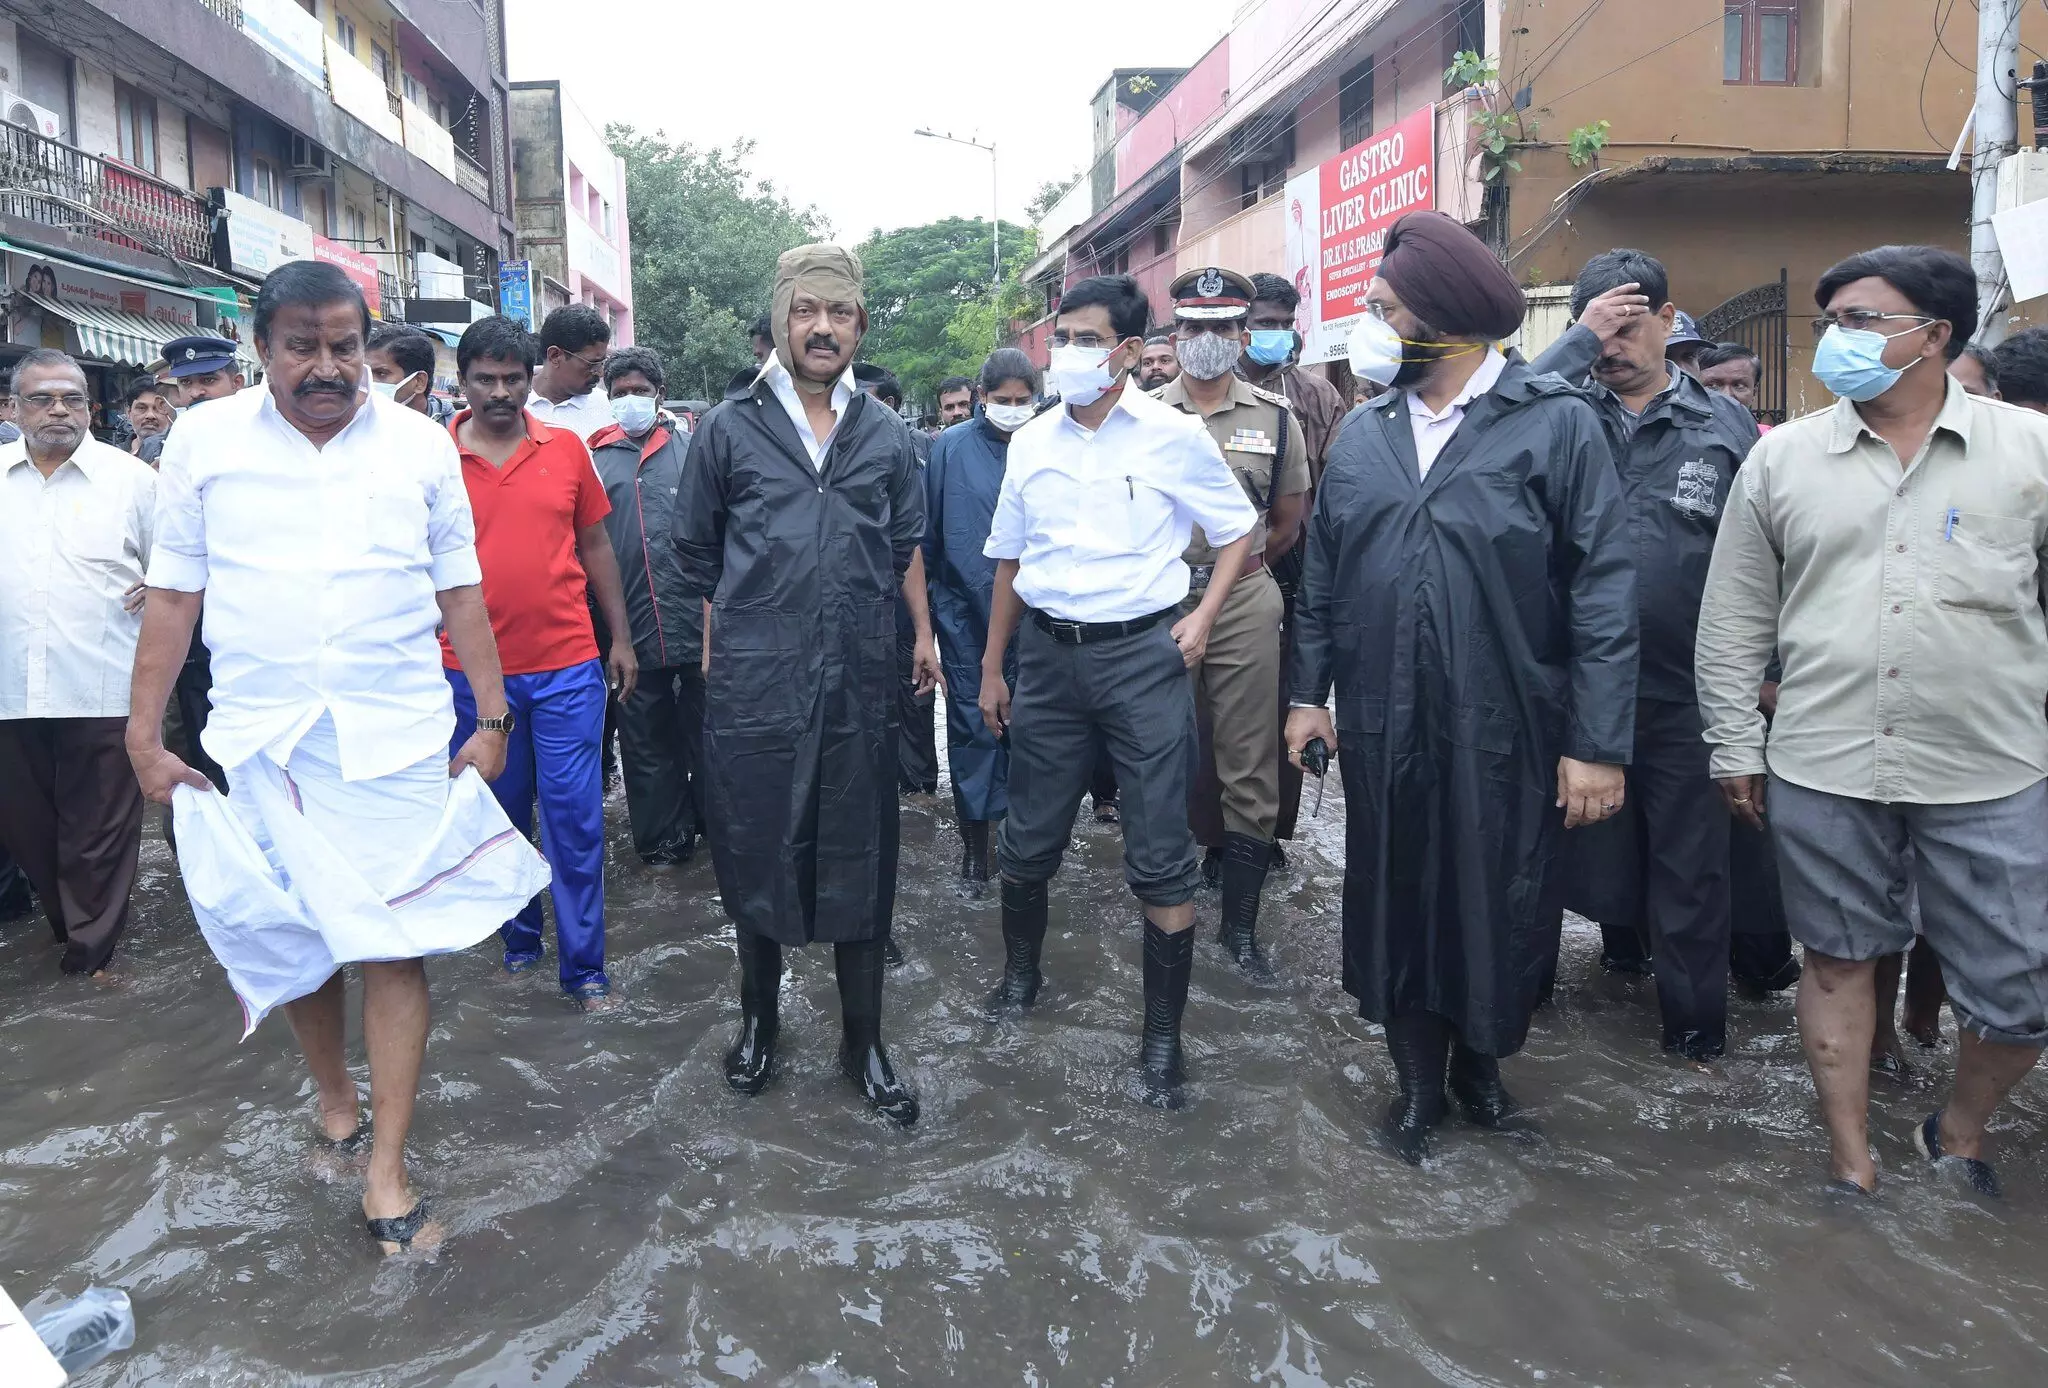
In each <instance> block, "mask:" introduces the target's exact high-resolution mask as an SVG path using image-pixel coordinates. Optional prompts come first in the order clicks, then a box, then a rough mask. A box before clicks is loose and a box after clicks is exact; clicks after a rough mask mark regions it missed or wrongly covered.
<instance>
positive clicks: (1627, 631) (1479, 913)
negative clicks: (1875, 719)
mask: <svg viewBox="0 0 2048 1388" xmlns="http://www.w3.org/2000/svg"><path fill="white" fill-rule="evenodd" d="M1633 557H1634V556H1633V554H1632V552H1631V546H1630V541H1629V534H1628V525H1627V519H1626V517H1625V515H1624V513H1623V509H1622V498H1621V491H1620V487H1619V486H1618V484H1617V483H1616V481H1615V477H1614V465H1613V462H1612V460H1611V459H1610V458H1609V456H1608V452H1607V444H1606V441H1605V438H1604V437H1603V435H1602V432H1601V428H1600V421H1599V420H1598V419H1597V418H1596V417H1595V415H1594V413H1593V410H1592V408H1591V406H1589V405H1588V404H1587V403H1586V401H1585V400H1584V399H1583V398H1582V397H1581V396H1580V395H1579V394H1578V393H1577V392H1576V391H1574V390H1572V389H1571V388H1570V387H1569V386H1567V385H1565V384H1564V383H1563V382H1562V381H1560V380H1558V379H1557V378H1556V377H1554V376H1548V375H1538V374H1537V373H1535V372H1533V371H1531V370H1530V369H1529V367H1528V366H1527V365H1526V364H1525V363H1524V362H1523V361H1522V360H1521V358H1520V357H1519V356H1513V355H1511V356H1510V357H1509V360H1508V365H1507V369H1506V370H1505V371H1504V372H1503V373H1502V375H1501V377H1500V380H1499V381H1498V383H1497V384H1496V385H1495V386H1494V388H1493V389H1492V390H1491V391H1489V392H1488V393H1487V394H1485V395H1482V396H1480V397H1479V398H1478V399H1477V400H1475V401H1473V402H1472V404H1471V405H1470V406H1469V407H1468V408H1467V410H1466V413H1465V417H1464V420H1463V422H1462V423H1461V424H1460V426H1459V428H1458V431H1457V433H1456V435H1455V436H1454V437H1453V438H1452V439H1451V441H1450V443H1449V445H1448V446H1446V447H1445V449H1444V451H1443V453H1442V454H1441V455H1440V456H1439V457H1438V458H1437V460H1436V463H1435V464H1434V466H1432V467H1431V469H1430V471H1429V475H1428V477H1427V478H1423V477H1421V475H1420V469H1419V467H1418V465H1417V457H1416V451H1415V441H1414V434H1413V430H1412V426H1411V424H1410V422H1409V417H1408V404H1407V400H1406V398H1405V396H1402V395H1398V394H1397V395H1390V396H1385V397H1382V398H1381V399H1380V400H1378V401H1376V402H1374V403H1373V404H1371V405H1365V406H1361V407H1359V408H1358V409H1355V410H1353V411H1352V412H1351V415H1350V417H1349V418H1347V419H1346V420H1345V421H1344V424H1343V425H1342V427H1341V430H1340V432H1339V434H1338V436H1337V440H1336V442H1335V443H1334V444H1333V445H1332V446H1331V449H1330V454H1329V460H1328V464H1327V466H1326V467H1325V469H1324V471H1323V482H1322V487H1321V488H1320V490H1319V491H1318V492H1317V495H1316V508H1315V513H1314V515H1313V517H1312V518H1311V520H1310V522H1309V531H1308V553H1307V561H1306V565H1305V570H1304V573H1303V577H1302V587H1301V593H1300V596H1299V598H1298V599H1297V601H1296V604H1295V631H1294V649H1293V656H1292V665H1291V673H1290V677H1289V697H1290V699H1291V701H1292V702H1294V703H1302V704H1312V705H1318V706H1319V705H1321V704H1322V703H1323V702H1324V700H1325V699H1326V698H1327V697H1328V696H1329V693H1330V689H1331V686H1332V684H1333V683H1334V685H1335V687H1336V694H1337V703H1336V723H1337V735H1338V741H1339V743H1340V756H1339V765H1340V767H1341V769H1342V773H1343V777H1344V798H1345V813H1346V815H1347V817H1348V825H1347V831H1346V838H1345V859H1346V861H1345V875H1344V988H1345V991H1347V992H1349V993H1350V994H1351V995H1352V996H1354V997H1355V998H1357V999H1358V1007H1359V1012H1360V1013H1361V1014H1362V1015H1363V1016H1366V1017H1368V1018H1371V1019H1372V1020H1374V1021H1378V1022H1385V1021H1387V1020H1389V1019H1390V1018H1393V1017H1399V1016H1403V1015H1406V1014H1408V1013H1412V1012H1418V1011H1427V1012H1434V1013H1436V1014H1438V1015H1439V1016H1442V1017H1445V1018H1448V1019H1449V1020H1450V1021H1451V1022H1452V1023H1453V1024H1455V1025H1456V1026H1457V1028H1458V1030H1459V1032H1460V1034H1461V1035H1462V1037H1463V1039H1464V1041H1465V1043H1466V1044H1467V1045H1469V1046H1471V1047H1473V1048H1474V1049H1476V1050H1479V1051H1481V1052H1484V1053H1486V1054H1489V1055H1508V1054H1512V1053H1513V1052H1514V1051H1516V1050H1518V1049H1519V1048H1520V1047H1521V1044H1522V1041H1523V1038H1524V1036H1525V1035H1526V1034H1527V1032H1528V1026H1529V1014H1530V1012H1531V1011H1532V1010H1533V1008H1534V1006H1535V1004H1536V1002H1537V1000H1538V995H1539V993H1540V991H1541V989H1542V986H1543V980H1544V977H1545V975H1546V973H1547V972H1548V970H1549V969H1550V967H1551V960H1552V959H1553V957H1554V956H1555V953H1556V949H1557V931H1558V924H1559V915H1558V909H1557V901H1556V895H1557V892H1558V890H1559V887H1558V883H1557V882H1556V881H1555V878H1556V877H1557V874H1556V873H1554V872H1553V870H1552V868H1553V862H1554V859H1555V858H1556V854H1557V848H1558V840H1559V835H1560V834H1561V833H1562V832H1563V826H1564V812H1563V811H1562V810H1560V809H1558V808H1557V807H1556V798H1557V762H1558V758H1559V757H1560V756H1570V757H1575V758H1577V759H1578V760H1580V761H1588V762H1618V763H1626V762H1627V761H1628V760H1629V756H1630V752H1631V746H1632V739H1633V733H1634V723H1635V702H1636V661H1637V636H1636V594H1635V569H1634V564H1633Z"/></svg>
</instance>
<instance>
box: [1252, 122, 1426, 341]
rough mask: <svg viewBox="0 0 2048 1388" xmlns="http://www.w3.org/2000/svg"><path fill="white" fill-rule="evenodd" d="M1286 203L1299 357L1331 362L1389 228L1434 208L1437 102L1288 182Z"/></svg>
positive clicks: (1361, 303)
mask: <svg viewBox="0 0 2048 1388" xmlns="http://www.w3.org/2000/svg"><path fill="white" fill-rule="evenodd" d="M1285 202H1286V214H1287V273H1288V277H1289V278H1290V279H1292V280H1293V281H1294V287H1295V289H1296V290H1298V291H1299V292H1300V294H1301V307H1300V309H1299V310H1297V312H1296V316H1295V322H1296V326H1298V327H1299V328H1300V329H1301V335H1302V339H1303V345H1302V352H1301V359H1302V360H1303V361H1304V362H1311V363H1313V362H1326V361H1336V360H1338V359H1340V358H1341V357H1343V355H1344V349H1345V344H1346V342H1347V341H1348V339H1349V338H1350V335H1351V329H1352V327H1353V326H1354V325H1355V324H1356V323H1357V322H1358V317H1359V315H1360V314H1362V313H1364V312H1365V290H1366V286H1367V285H1369V284H1371V283H1372V277H1373V275H1374V274H1375V273H1376V272H1377V271H1378V269H1379V264H1380V256H1381V255H1382V254H1383V253H1384V252H1385V250H1386V244H1387V231H1388V230H1389V228H1391V227H1392V226H1393V225H1394V223H1395V222H1397V221H1399V220H1400V219H1401V218H1402V217H1403V216H1405V215H1407V214H1408V213H1410V212H1416V211H1421V210H1424V209H1427V208H1431V207H1434V206H1436V107H1435V106H1434V105H1429V106H1424V107H1423V108H1422V109H1420V110H1418V111H1415V112H1414V113H1412V114H1410V115H1408V116H1405V117H1403V118H1402V119H1401V120H1400V121H1398V122H1396V123H1395V124H1394V125H1393V126H1391V127H1389V128H1388V129H1387V130H1385V131H1383V132H1382V133H1380V134H1378V135H1376V136H1374V137H1373V138H1372V139H1370V140H1367V141H1366V142H1365V143H1364V144H1361V145H1358V146H1355V147H1354V148H1351V149H1348V150H1346V151H1344V153H1342V154H1340V155H1338V156H1337V157H1336V158H1335V159H1328V160H1325V161H1324V162H1323V163H1322V164H1321V165H1320V166H1318V167H1316V168H1314V169H1309V170H1306V171H1304V172H1302V173H1298V174H1296V175H1295V176H1294V177H1293V178H1290V179H1288V180H1287V192H1286V198H1285Z"/></svg>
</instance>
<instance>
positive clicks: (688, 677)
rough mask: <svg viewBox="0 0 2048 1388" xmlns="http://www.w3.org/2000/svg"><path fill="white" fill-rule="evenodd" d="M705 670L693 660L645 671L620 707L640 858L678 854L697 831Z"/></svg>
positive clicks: (621, 745) (624, 761)
mask: <svg viewBox="0 0 2048 1388" xmlns="http://www.w3.org/2000/svg"><path fill="white" fill-rule="evenodd" d="M703 740H704V675H703V673H702V672H701V671H700V670H699V669H698V668H697V667H696V666H695V665H677V666H670V667H667V668H662V667H656V668H654V669H651V670H642V671H641V672H640V679H639V682H638V683H637V684H635V685H634V687H633V693H632V694H631V696H630V697H628V698H627V699H626V700H625V701H624V702H623V703H622V704H621V705H620V706H619V752H620V757H619V760H620V763H621V769H622V770H623V772H624V773H625V780H626V812H627V814H628V815H629V816H631V818H632V821H633V848H634V849H635V851H637V852H638V853H639V854H640V856H641V857H643V858H652V857H655V856H657V855H659V854H663V853H676V852H680V851H681V850H682V849H683V848H684V846H685V845H687V844H688V843H689V841H690V836H691V835H692V834H693V833H696V832H698V829H699V818H700V815H701V812H702V810H701V807H702V790H701V788H700V786H699V785H698V779H697V763H698V757H699V747H700V744H702V742H703Z"/></svg>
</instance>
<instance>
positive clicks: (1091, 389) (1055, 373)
mask: <svg viewBox="0 0 2048 1388" xmlns="http://www.w3.org/2000/svg"><path fill="white" fill-rule="evenodd" d="M1115 350H1116V349H1115V348H1113V347H1078V346H1075V345H1074V344H1073V343H1071V342H1070V343H1068V344H1067V345H1066V346H1064V347H1055V348H1053V349H1052V364H1051V366H1050V367H1048V368H1047V370H1046V377H1047V380H1048V381H1049V382H1050V383H1051V385H1052V387H1053V389H1055V390H1057V391H1058V392H1059V393H1060V399H1061V400H1063V401H1065V402H1066V403H1067V404H1069V405H1080V406H1082V407H1084V408H1085V407H1086V406H1089V405H1092V404H1094V403H1095V402H1096V401H1097V400H1100V399H1101V398H1102V397H1103V396H1104V395H1107V394H1108V393H1109V392H1110V391H1111V390H1112V389H1114V388H1115V386H1116V380H1117V378H1116V376H1115V374H1114V373H1113V372H1111V371H1110V369H1109V368H1108V367H1107V366H1105V365H1103V363H1104V362H1106V361H1108V360H1109V354H1110V353H1111V352H1113V351H1115Z"/></svg>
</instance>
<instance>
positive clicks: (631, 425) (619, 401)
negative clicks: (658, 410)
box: [611, 395, 655, 438]
mask: <svg viewBox="0 0 2048 1388" xmlns="http://www.w3.org/2000/svg"><path fill="white" fill-rule="evenodd" d="M611 405H612V418H613V419H615V420H617V421H618V424H619V427H620V428H621V429H624V430H625V431H626V432H627V433H629V434H631V435H632V436H633V437H635V438H638V437H640V435H642V434H644V433H646V432H647V431H648V430H649V429H652V428H653V427H654V409H655V406H654V398H653V397H652V396H648V395H614V396H613V397H612V401H611Z"/></svg>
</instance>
